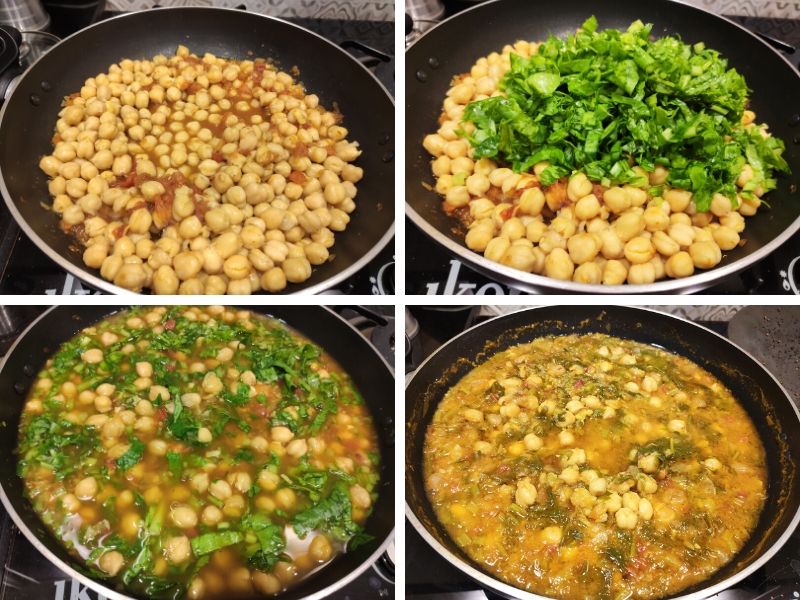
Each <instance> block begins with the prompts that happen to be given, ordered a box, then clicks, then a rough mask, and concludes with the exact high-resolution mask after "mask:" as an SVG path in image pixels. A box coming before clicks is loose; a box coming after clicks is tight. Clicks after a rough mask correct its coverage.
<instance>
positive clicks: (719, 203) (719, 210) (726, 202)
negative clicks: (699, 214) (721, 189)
mask: <svg viewBox="0 0 800 600" xmlns="http://www.w3.org/2000/svg"><path fill="white" fill-rule="evenodd" d="M710 210H711V212H712V213H713V214H714V215H715V216H717V217H724V216H725V215H727V214H728V213H730V212H731V211H732V210H733V206H732V205H731V201H730V198H728V197H727V196H723V195H722V194H719V193H718V194H714V196H713V197H712V198H711V208H710Z"/></svg>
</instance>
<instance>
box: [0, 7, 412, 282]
mask: <svg viewBox="0 0 800 600" xmlns="http://www.w3.org/2000/svg"><path fill="white" fill-rule="evenodd" d="M149 11H181V12H202V11H214V12H235V13H238V14H247V15H250V16H252V17H257V18H262V19H267V20H269V21H276V22H278V23H282V24H283V25H286V26H290V27H293V28H295V29H298V30H300V31H302V32H303V33H306V34H310V35H312V36H314V37H316V38H318V39H320V40H322V41H323V42H325V43H326V44H328V45H329V46H331V47H332V48H334V49H335V50H336V51H338V52H339V53H340V54H342V55H344V56H346V57H347V58H348V59H349V60H350V61H351V62H353V63H355V64H357V65H358V66H359V67H360V68H361V69H362V70H363V71H364V72H365V73H367V74H368V75H369V76H370V77H371V78H372V80H373V81H374V83H376V84H378V86H379V87H380V89H381V90H382V91H383V94H384V95H385V96H386V98H387V99H388V100H389V102H390V103H391V105H392V108H393V112H396V108H397V107H396V104H395V101H394V97H393V96H392V94H390V93H389V90H387V89H386V86H384V85H383V83H381V81H380V80H379V79H378V78H377V77H376V76H375V74H374V73H372V71H370V70H369V69H368V68H367V67H366V66H364V65H363V64H362V63H361V62H359V61H358V60H356V59H355V58H354V57H353V56H352V55H351V54H350V53H348V52H347V51H346V50H344V49H343V48H340V47H339V46H337V45H336V44H334V43H333V42H332V41H330V40H328V39H327V38H325V37H323V36H321V35H319V34H318V33H315V32H314V31H311V30H310V29H306V28H305V27H303V26H301V25H297V24H295V23H292V22H290V21H287V20H285V19H281V18H279V17H273V16H271V15H265V14H261V13H255V12H247V13H243V12H242V11H241V10H239V9H237V8H224V7H213V6H166V7H160V8H151V9H149ZM149 11H148V12H149ZM140 14H142V13H139V12H130V13H124V14H121V15H117V16H114V17H111V18H108V19H104V20H102V21H98V22H97V23H93V24H92V25H89V26H88V27H84V28H83V29H80V30H78V31H76V32H74V33H71V34H70V35H68V36H67V37H65V38H63V39H62V40H61V41H59V42H58V43H57V44H55V45H54V46H53V47H52V48H50V50H48V53H49V52H51V51H53V50H54V49H56V48H58V46H60V45H61V44H63V43H64V42H66V41H67V40H70V39H72V38H73V37H75V36H77V35H78V34H81V33H83V32H85V31H87V30H89V29H93V28H94V27H98V26H100V25H102V24H103V23H108V22H110V21H115V20H118V19H126V18H135V17H136V16H137V15H140ZM37 63H38V61H36V62H35V63H33V64H32V65H30V66H29V67H28V68H27V69H25V71H24V72H23V73H22V75H20V78H19V82H18V84H17V85H16V86H15V87H14V90H13V91H12V92H11V95H10V96H9V97H8V98H6V99H5V101H4V102H3V106H2V107H0V129H2V127H3V119H4V117H5V114H6V108H7V107H8V105H9V101H10V100H11V99H12V98H13V97H14V94H15V93H16V92H17V90H18V89H19V87H20V86H19V83H22V82H23V81H24V80H25V78H26V77H27V76H28V74H29V72H30V71H31V69H33V67H35V66H36V64H37ZM393 125H394V122H392V126H393ZM392 129H394V127H392ZM31 168H37V167H36V165H31ZM0 194H2V196H3V201H4V202H5V204H6V207H7V208H8V210H9V211H10V212H11V215H12V216H13V217H14V221H16V223H17V225H18V226H19V228H20V229H22V231H23V232H24V233H25V235H27V236H28V238H30V239H31V241H33V242H34V243H35V244H36V246H37V248H38V249H39V250H40V251H42V252H44V253H45V254H46V255H47V257H48V258H50V260H52V261H53V262H55V263H56V264H57V265H58V266H60V267H61V268H62V269H64V270H66V271H67V272H68V273H70V274H71V275H73V276H74V277H77V278H78V279H79V280H81V281H84V282H86V283H88V284H90V285H92V286H94V287H96V288H98V289H100V290H101V291H103V292H106V293H108V294H116V295H120V296H124V295H139V294H141V292H133V291H131V290H127V289H125V288H122V287H119V286H117V285H114V283H112V282H110V281H107V280H105V279H103V278H102V277H100V276H99V272H100V271H99V269H94V271H97V274H95V273H93V272H90V271H89V270H88V269H89V267H88V266H84V267H80V266H76V265H75V264H73V263H72V262H71V261H69V260H67V259H66V258H65V257H64V256H63V255H61V254H59V253H58V252H56V251H55V250H54V249H53V248H52V247H51V246H50V244H48V243H46V242H45V241H44V240H43V239H42V238H41V237H40V236H39V234H38V233H36V232H35V231H34V230H33V228H31V226H30V225H29V224H28V222H27V221H26V220H25V218H24V217H23V216H22V213H20V212H19V210H18V209H17V207H16V203H15V202H14V201H12V200H11V194H10V193H9V191H8V188H7V187H6V182H5V177H4V175H3V170H2V169H0ZM395 201H396V198H395V195H394V190H392V210H393V212H394V205H395ZM356 210H357V209H356ZM394 234H395V219H394V215H392V223H391V224H390V225H389V228H388V229H387V230H386V232H385V233H384V234H383V235H382V236H381V238H380V239H379V240H378V241H377V242H376V243H375V244H374V245H373V246H372V247H371V248H370V249H369V250H368V251H367V252H366V253H364V254H363V255H362V256H360V257H359V258H358V260H356V261H354V262H353V263H352V264H351V265H349V266H347V267H345V268H344V269H342V270H341V271H339V272H338V273H334V274H333V275H331V276H330V277H328V278H327V279H324V280H323V281H320V282H319V283H316V284H314V285H310V286H307V287H303V288H301V289H298V290H294V291H291V292H288V293H283V294H270V295H285V296H291V295H297V294H320V293H322V292H324V291H326V290H329V289H331V288H332V287H334V286H335V285H337V284H339V283H341V282H342V281H344V280H345V279H347V278H349V277H351V276H353V275H354V274H356V273H357V272H358V271H360V270H361V269H362V268H364V267H365V266H366V265H367V264H369V263H370V262H371V261H372V260H373V259H374V258H375V257H376V256H378V254H380V252H381V251H382V250H383V249H384V248H385V247H386V246H387V245H388V243H389V241H390V240H391V239H392V238H393V237H394ZM292 285H296V284H292ZM261 293H262V294H264V295H267V294H268V293H267V292H264V291H261ZM149 295H153V296H155V294H152V292H151V293H150V294H149Z"/></svg>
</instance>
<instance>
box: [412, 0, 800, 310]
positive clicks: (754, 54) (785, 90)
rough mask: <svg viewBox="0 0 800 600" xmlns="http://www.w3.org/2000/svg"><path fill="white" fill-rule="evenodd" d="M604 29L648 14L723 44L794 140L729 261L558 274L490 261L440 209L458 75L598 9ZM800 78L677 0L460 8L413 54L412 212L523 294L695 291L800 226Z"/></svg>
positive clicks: (767, 51) (767, 50)
mask: <svg viewBox="0 0 800 600" xmlns="http://www.w3.org/2000/svg"><path fill="white" fill-rule="evenodd" d="M593 14H594V15H596V16H597V19H598V21H599V23H600V28H601V29H608V28H623V29H625V28H627V27H628V25H630V24H631V22H633V21H635V20H636V19H641V20H642V21H644V22H645V23H653V24H654V27H653V35H655V36H663V35H679V36H681V37H682V38H683V40H684V41H685V42H687V43H694V42H699V41H703V42H705V43H706V45H707V46H708V47H710V48H714V49H716V50H719V51H720V52H721V53H722V55H723V56H725V57H727V58H728V59H729V64H730V65H731V66H732V67H735V68H736V69H737V70H738V71H739V72H740V73H742V74H743V75H744V77H745V78H746V79H747V82H748V84H749V85H750V87H751V88H752V94H751V96H750V98H751V107H752V109H753V110H755V112H756V115H757V120H758V121H759V122H766V123H769V125H770V130H771V131H772V132H773V134H774V135H776V136H778V137H780V138H781V139H783V140H784V141H785V142H786V146H787V148H786V153H785V154H784V156H785V158H786V160H787V161H788V163H789V165H790V166H791V168H792V175H791V176H782V177H780V178H779V180H778V188H777V189H776V190H774V191H773V192H771V193H770V194H769V195H768V196H767V197H766V200H767V201H768V202H769V204H770V205H771V206H772V209H771V210H767V209H766V208H762V209H760V210H759V214H758V215H756V216H755V217H753V218H748V219H747V228H746V229H745V232H744V234H743V238H745V239H747V243H746V244H745V245H744V246H742V247H740V248H737V249H736V250H733V251H731V252H727V253H725V256H724V258H723V260H722V263H720V265H718V266H717V267H716V268H714V269H711V270H710V271H706V272H699V273H697V274H695V275H693V276H692V277H687V278H684V279H666V280H662V281H658V282H656V283H653V284H649V285H638V286H633V285H622V286H604V285H589V284H580V283H575V282H572V281H559V280H556V279H551V278H549V277H544V276H542V275H535V274H532V273H524V272H523V271H519V270H516V269H512V268H510V267H506V266H504V265H500V264H498V263H496V262H493V261H490V260H488V259H486V258H484V257H483V256H482V255H479V254H477V253H475V252H472V251H471V250H469V249H467V247H466V246H465V245H464V231H463V230H459V229H460V228H458V227H456V225H457V223H456V221H455V220H454V219H451V218H449V217H447V216H446V215H445V214H444V212H443V211H442V209H441V199H440V198H439V196H438V195H437V194H436V193H435V192H432V191H428V190H426V189H425V188H424V187H423V186H422V182H427V183H433V176H432V175H431V170H430V165H429V163H430V160H431V157H430V156H429V155H428V153H427V152H426V151H425V149H424V148H423V147H422V140H423V138H424V137H425V135H427V134H428V133H433V132H435V131H436V130H437V129H438V125H437V119H438V117H439V114H440V113H441V106H442V101H443V100H444V97H445V93H446V92H447V89H448V88H449V87H450V80H451V78H452V77H453V76H454V75H456V74H459V73H464V72H466V71H469V69H470V67H471V66H472V65H473V64H474V62H475V61H476V60H477V59H478V58H479V57H481V56H486V55H487V54H489V53H490V52H493V51H500V50H501V49H502V48H503V46H504V45H506V44H509V43H511V44H513V43H514V42H515V41H516V40H519V39H524V40H529V41H534V40H543V39H546V38H547V36H548V35H549V34H553V35H556V36H566V35H568V34H570V33H573V32H574V31H575V30H576V29H577V28H578V27H579V26H580V25H581V23H583V22H584V21H585V20H586V19H587V18H588V17H589V16H590V15H593ZM794 98H800V77H798V73H797V71H796V70H795V69H794V67H793V66H792V65H791V64H790V63H789V62H788V61H787V60H786V59H784V58H783V57H782V56H781V55H780V54H779V53H778V52H777V51H775V50H773V49H772V48H771V47H770V46H769V45H767V44H766V43H765V42H764V41H762V40H761V39H760V38H759V37H757V36H756V35H754V34H752V33H750V32H749V31H747V30H746V29H744V28H743V27H741V26H740V25H737V24H736V23H733V22H732V21H729V20H727V19H725V18H723V17H719V16H717V15H714V14H711V13H709V12H705V11H703V10H701V9H698V8H695V7H693V6H688V5H685V4H680V3H678V2H673V1H672V0H650V1H648V2H642V1H641V0H619V1H615V2H596V1H593V0H563V1H561V2H529V1H527V0H498V1H496V2H487V3H485V4H481V5H479V6H476V7H475V8H472V9H470V10H467V11H464V12H462V13H459V14H457V15H456V16H454V17H452V18H450V19H448V20H447V21H445V22H443V23H442V24H440V25H439V26H437V27H435V28H434V29H432V30H431V31H429V32H428V33H426V34H425V35H424V36H422V37H421V38H420V39H419V41H417V42H416V43H415V44H414V45H413V46H411V48H409V50H408V51H407V52H406V114H407V115H414V119H409V120H408V121H407V122H406V140H407V143H406V202H407V205H406V212H407V214H408V216H409V217H410V218H411V220H412V221H413V222H414V224H415V225H416V226H417V227H419V228H420V229H422V230H423V231H424V232H425V233H426V234H428V235H429V236H430V237H432V238H433V239H434V240H435V241H436V242H438V243H439V244H441V245H442V246H443V247H444V248H445V249H446V250H448V251H449V252H450V253H451V254H455V255H456V256H458V257H459V258H460V259H461V260H463V261H464V262H466V263H467V264H469V265H470V266H471V267H473V268H475V269H477V270H478V271H481V272H482V273H484V274H486V275H488V276H489V277H492V278H495V279H498V280H500V281H503V282H505V283H507V284H509V285H512V286H514V287H517V288H520V289H523V290H525V291H540V290H543V289H550V290H557V291H562V292H587V293H594V294H605V293H634V292H642V293H654V292H656V293H658V292H695V291H698V290H701V289H703V288H706V287H708V286H710V285H712V284H714V283H716V282H717V281H719V280H720V279H722V278H723V277H725V276H727V275H731V274H733V273H736V272H738V271H740V270H742V269H744V268H746V267H748V266H749V265H751V264H754V263H755V262H757V261H759V260H761V259H762V258H764V257H765V256H767V255H768V254H769V253H770V252H772V251H773V250H775V249H776V248H777V247H778V246H780V245H781V244H782V243H783V242H785V241H786V240H787V239H789V237H791V235H792V234H793V233H795V232H796V231H797V230H798V229H800V198H798V194H797V191H796V187H797V181H798V176H800V147H798V145H797V144H796V143H795V142H794V140H795V139H798V140H800V137H798V136H800V117H796V115H797V113H798V112H799V111H800V107H799V106H798V105H797V104H796V103H795V102H793V99H794Z"/></svg>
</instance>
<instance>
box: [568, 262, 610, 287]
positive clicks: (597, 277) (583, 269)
mask: <svg viewBox="0 0 800 600" xmlns="http://www.w3.org/2000/svg"><path fill="white" fill-rule="evenodd" d="M602 279H603V271H602V269H601V268H600V265H598V264H597V263H595V262H586V263H583V264H582V265H578V267H577V268H576V269H575V273H574V274H573V275H572V280H573V281H577V282H579V283H591V284H597V283H600V282H601V281H602Z"/></svg>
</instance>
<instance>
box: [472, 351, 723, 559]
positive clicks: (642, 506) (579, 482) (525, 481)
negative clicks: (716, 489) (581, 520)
mask: <svg viewBox="0 0 800 600" xmlns="http://www.w3.org/2000/svg"><path fill="white" fill-rule="evenodd" d="M597 353H598V355H599V356H600V357H601V360H599V361H598V362H597V369H598V370H599V371H600V372H601V373H605V372H608V371H610V370H611V369H613V368H614V367H615V366H616V365H623V366H626V367H629V368H630V373H631V377H630V379H629V380H628V381H627V382H625V384H624V385H623V388H624V389H625V391H626V392H629V393H631V394H638V393H647V394H654V395H652V396H650V399H649V400H648V402H649V403H650V405H651V406H654V407H658V408H660V407H661V406H662V403H663V401H662V400H661V398H660V397H658V396H657V395H655V394H657V391H658V389H659V387H660V386H662V385H663V383H664V380H663V377H662V375H661V373H659V372H657V371H644V370H642V369H641V368H639V367H638V366H637V358H636V356H635V355H634V354H632V353H629V352H625V351H624V349H623V348H622V347H619V346H612V347H611V348H609V347H608V346H605V345H604V346H600V347H599V348H598V352H597ZM575 368H576V369H578V368H582V367H578V366H576V367H575ZM565 372H566V369H565V367H564V366H563V365H561V364H557V363H552V364H550V365H549V366H548V373H547V374H548V376H549V377H551V378H552V379H553V380H558V378H559V377H562V376H563V375H564V373H565ZM498 383H499V384H500V385H501V386H502V387H503V392H504V395H503V396H502V397H501V398H500V399H499V405H500V406H499V411H498V412H499V414H491V413H490V414H488V415H487V414H485V413H484V411H482V410H478V409H475V408H465V409H464V410H463V412H462V415H463V418H464V420H466V421H468V422H470V423H475V424H479V423H482V422H483V421H484V420H486V421H488V422H489V423H490V424H492V425H495V426H497V427H499V426H501V425H504V426H506V425H508V423H509V421H511V420H514V419H517V420H519V421H520V422H527V420H528V418H527V416H526V415H524V414H522V413H524V412H525V411H536V412H538V413H540V414H545V415H547V416H548V417H550V418H552V419H553V420H554V422H555V423H556V425H557V426H558V427H559V432H558V437H557V450H556V453H557V454H558V456H559V461H560V464H559V467H560V468H559V469H557V470H547V469H545V470H543V471H541V472H540V473H539V474H538V477H536V476H533V477H531V476H525V477H521V478H519V479H517V481H516V482H515V485H514V488H513V490H512V489H509V490H508V491H509V495H511V493H512V492H513V496H512V498H513V502H514V503H515V504H516V505H518V506H521V507H522V508H527V507H529V506H532V505H534V504H536V503H537V502H539V501H540V500H539V490H541V489H549V490H550V491H551V492H552V493H553V495H554V497H556V498H558V499H559V500H560V501H561V502H562V503H563V504H565V505H567V506H568V507H569V508H570V509H572V510H574V511H576V512H579V513H581V514H582V515H584V516H585V517H586V518H587V519H589V520H591V521H594V522H596V523H609V524H613V525H616V527H618V528H619V529H635V528H636V526H637V524H640V523H642V522H645V521H650V520H651V519H652V518H653V515H654V507H656V506H662V503H661V502H660V500H659V499H657V497H656V496H657V494H658V492H659V489H661V488H660V487H659V482H658V481H657V480H656V477H657V476H659V475H658V473H659V471H660V470H661V469H662V465H661V461H660V458H659V455H658V453H656V452H641V451H639V450H637V449H636V448H632V449H631V451H630V454H629V456H628V461H629V463H630V465H629V467H628V468H627V469H626V470H624V471H620V472H618V473H603V472H598V471H597V470H595V469H593V468H589V460H588V456H591V454H592V453H594V454H595V455H596V453H597V452H598V450H597V449H594V450H592V449H588V452H587V449H584V448H582V447H580V446H579V445H577V441H576V437H575V435H574V433H573V430H574V429H573V428H574V427H578V426H580V425H583V424H584V423H585V422H586V421H587V420H589V419H593V418H600V419H604V420H611V419H620V418H622V420H623V421H624V422H627V423H634V422H638V421H634V419H637V420H638V417H637V416H636V415H635V414H628V415H624V416H622V417H620V415H621V414H622V413H621V412H620V411H622V410H623V409H624V408H625V403H626V400H625V399H622V398H613V399H605V400H601V399H600V398H598V397H597V396H595V395H593V394H589V395H583V396H581V395H578V394H575V395H572V396H571V398H570V400H568V401H567V402H566V403H565V404H563V405H561V404H559V403H558V402H556V401H555V400H553V399H548V400H544V401H541V402H540V401H539V400H538V396H537V395H535V394H532V393H531V392H532V391H536V390H538V389H539V388H540V387H542V386H543V384H544V379H543V378H542V377H540V376H539V375H536V374H533V375H529V376H527V377H526V378H525V380H524V382H523V380H522V379H521V378H519V377H507V378H501V379H499V381H498ZM680 393H681V394H683V395H684V396H685V393H683V392H680ZM676 397H677V396H676ZM521 414H522V416H520V415H521ZM523 419H524V421H523ZM641 426H642V427H643V428H644V427H647V430H648V431H652V430H653V428H654V424H653V423H651V422H646V423H642V424H641ZM661 427H663V425H661ZM503 430H505V429H503ZM686 432H687V429H686V422H685V421H684V420H682V419H677V418H673V419H670V420H669V421H668V422H667V423H666V427H665V431H664V433H665V434H666V435H671V436H681V435H685V434H686ZM495 443H496V442H495ZM545 445H546V444H545V440H544V439H542V438H541V437H540V436H538V435H536V434H535V433H528V434H526V435H525V436H524V437H523V438H522V439H521V440H517V441H513V442H511V443H510V444H509V445H507V446H506V452H507V454H508V455H510V456H523V455H526V454H534V455H536V454H537V453H538V452H540V451H542V452H543V453H546V454H547V453H553V452H554V449H553V447H552V445H551V446H550V447H548V448H545ZM473 451H474V452H476V453H478V454H487V455H490V454H492V453H493V452H494V451H495V447H494V445H493V443H492V442H489V441H485V440H479V441H477V442H475V444H474V446H473ZM546 454H545V455H546ZM587 455H588V456H587ZM701 465H702V467H703V468H705V469H707V470H708V471H711V472H714V471H717V470H719V469H720V468H721V466H722V464H721V462H720V461H719V460H718V459H717V458H715V457H710V458H707V459H705V460H703V461H701ZM661 478H662V479H663V473H662V474H661ZM661 510H662V512H663V511H664V510H667V511H668V509H663V508H662V509H661ZM543 534H544V537H545V539H547V540H549V541H550V542H552V543H554V544H558V543H559V542H560V541H561V535H562V529H561V527H559V526H557V525H554V526H551V527H547V528H546V529H545V530H544V531H543Z"/></svg>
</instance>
